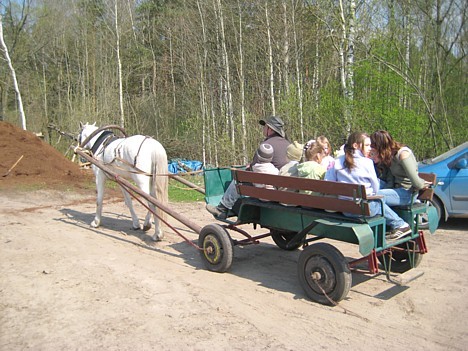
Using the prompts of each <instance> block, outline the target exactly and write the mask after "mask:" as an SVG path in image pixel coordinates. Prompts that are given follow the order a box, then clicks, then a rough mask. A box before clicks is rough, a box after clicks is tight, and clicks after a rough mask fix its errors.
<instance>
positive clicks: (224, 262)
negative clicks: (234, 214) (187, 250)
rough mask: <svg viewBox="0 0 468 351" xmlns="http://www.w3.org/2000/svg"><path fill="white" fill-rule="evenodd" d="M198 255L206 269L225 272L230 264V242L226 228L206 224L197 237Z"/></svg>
mask: <svg viewBox="0 0 468 351" xmlns="http://www.w3.org/2000/svg"><path fill="white" fill-rule="evenodd" d="M198 246H199V247H200V248H201V249H203V250H200V255H201V258H202V260H203V262H204V263H205V266H206V268H207V269H208V270H210V271H212V272H219V273H223V272H226V271H227V270H228V269H229V268H230V267H231V264H232V251H233V249H232V242H231V238H230V237H229V235H228V233H227V231H226V229H224V228H223V227H221V226H220V225H219V224H208V225H207V226H204V227H203V228H202V230H201V231H200V236H199V237H198Z"/></svg>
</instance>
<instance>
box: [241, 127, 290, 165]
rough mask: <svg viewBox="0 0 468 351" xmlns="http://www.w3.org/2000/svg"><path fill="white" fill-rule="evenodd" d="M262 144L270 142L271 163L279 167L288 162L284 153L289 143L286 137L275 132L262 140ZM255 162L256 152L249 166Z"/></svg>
mask: <svg viewBox="0 0 468 351" xmlns="http://www.w3.org/2000/svg"><path fill="white" fill-rule="evenodd" d="M262 144H270V145H271V146H272V147H273V160H272V161H271V163H273V165H274V166H275V167H276V168H278V169H280V168H281V167H283V166H284V165H285V164H286V163H288V162H289V160H288V156H287V155H286V149H287V148H288V146H289V144H291V143H290V142H289V141H288V140H287V139H285V138H283V137H281V136H279V135H277V134H275V135H273V136H270V137H268V138H266V139H265V140H263V141H262ZM257 162H258V160H257V153H255V155H254V157H253V159H252V162H251V163H250V167H252V166H253V165H254V164H256V163H257Z"/></svg>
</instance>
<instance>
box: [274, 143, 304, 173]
mask: <svg viewBox="0 0 468 351" xmlns="http://www.w3.org/2000/svg"><path fill="white" fill-rule="evenodd" d="M303 148H304V145H302V144H299V143H298V142H297V141H295V142H293V143H292V144H290V145H289V146H288V148H287V149H286V155H287V156H288V160H289V162H288V163H286V164H285V165H284V166H283V167H281V169H280V171H279V175H282V176H289V177H297V176H298V174H297V165H298V164H299V162H300V161H301V158H302V150H303Z"/></svg>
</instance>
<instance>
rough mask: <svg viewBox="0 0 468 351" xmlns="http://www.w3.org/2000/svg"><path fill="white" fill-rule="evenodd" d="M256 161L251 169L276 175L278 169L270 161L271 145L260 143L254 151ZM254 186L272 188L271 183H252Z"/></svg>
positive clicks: (271, 158)
mask: <svg viewBox="0 0 468 351" xmlns="http://www.w3.org/2000/svg"><path fill="white" fill-rule="evenodd" d="M255 156H256V158H257V163H256V164H254V165H253V166H252V171H254V172H257V173H267V174H275V175H278V173H279V170H278V168H276V167H275V166H274V165H273V163H271V161H272V160H273V146H271V145H270V144H260V146H259V147H258V149H257V152H256V155H255ZM254 185H255V186H256V187H259V188H262V187H265V188H267V189H274V187H273V185H264V184H254Z"/></svg>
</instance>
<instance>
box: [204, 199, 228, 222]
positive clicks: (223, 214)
mask: <svg viewBox="0 0 468 351" xmlns="http://www.w3.org/2000/svg"><path fill="white" fill-rule="evenodd" d="M206 210H207V211H208V212H209V213H211V214H212V215H213V216H215V217H216V218H219V219H226V218H227V215H228V212H229V209H228V208H227V207H226V206H224V205H223V204H222V203H220V204H219V205H218V206H213V205H206Z"/></svg>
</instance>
